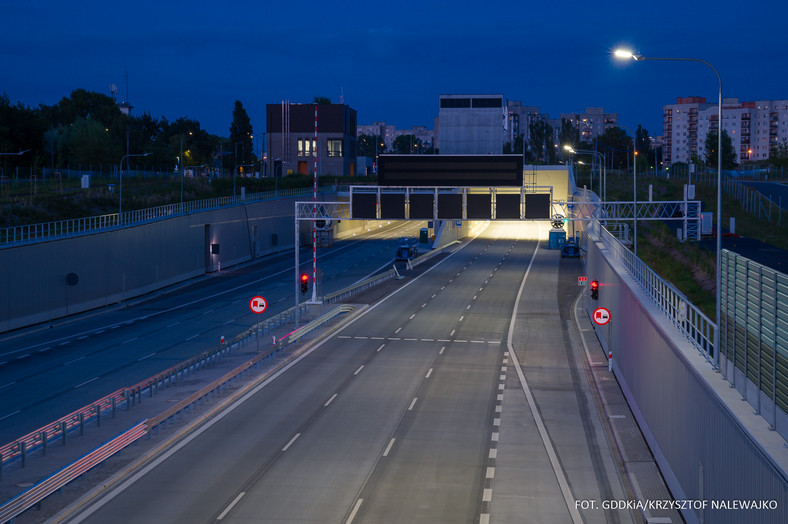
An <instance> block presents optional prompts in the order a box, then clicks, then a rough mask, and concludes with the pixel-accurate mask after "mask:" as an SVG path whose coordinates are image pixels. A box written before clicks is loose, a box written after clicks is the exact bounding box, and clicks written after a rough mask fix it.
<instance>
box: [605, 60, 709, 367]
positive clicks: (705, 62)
mask: <svg viewBox="0 0 788 524" xmlns="http://www.w3.org/2000/svg"><path fill="white" fill-rule="evenodd" d="M614 54H615V56H616V58H632V59H633V60H663V61H673V62H700V63H702V64H706V65H707V66H709V67H710V68H711V70H712V71H714V74H715V75H717V81H718V82H719V85H720V90H719V96H718V99H717V270H716V275H715V277H716V281H717V297H716V300H715V302H716V307H715V309H716V315H717V329H715V330H714V366H715V367H716V368H718V369H719V367H720V326H721V324H722V322H721V320H720V309H721V308H720V287H721V286H722V78H721V77H720V73H719V72H718V71H717V69H716V68H715V67H714V66H713V65H711V64H710V63H708V62H707V61H705V60H701V59H700V58H652V57H644V56H642V55H636V54H634V53H633V52H632V51H628V50H626V49H616V51H615V53H614Z"/></svg>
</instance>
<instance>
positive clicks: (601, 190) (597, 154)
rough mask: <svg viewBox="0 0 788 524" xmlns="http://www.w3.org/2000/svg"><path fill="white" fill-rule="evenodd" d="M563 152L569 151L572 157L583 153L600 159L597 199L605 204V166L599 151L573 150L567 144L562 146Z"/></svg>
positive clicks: (603, 158)
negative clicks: (600, 169) (600, 175)
mask: <svg viewBox="0 0 788 524" xmlns="http://www.w3.org/2000/svg"><path fill="white" fill-rule="evenodd" d="M564 150H565V151H569V152H570V153H572V154H573V155H574V154H575V153H583V154H589V155H594V156H595V157H597V158H600V159H601V162H600V163H601V164H602V177H601V178H600V179H599V193H600V194H599V197H600V199H601V200H602V202H606V201H607V166H605V156H604V155H603V154H602V153H600V152H599V151H593V150H591V149H575V148H573V147H572V146H570V145H568V144H566V145H564ZM603 181H604V182H603Z"/></svg>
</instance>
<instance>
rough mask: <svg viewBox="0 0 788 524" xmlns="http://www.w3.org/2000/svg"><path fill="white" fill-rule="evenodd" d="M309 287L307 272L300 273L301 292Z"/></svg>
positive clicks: (304, 291)
mask: <svg viewBox="0 0 788 524" xmlns="http://www.w3.org/2000/svg"><path fill="white" fill-rule="evenodd" d="M308 289H309V274H308V273H301V293H306V292H307V290H308Z"/></svg>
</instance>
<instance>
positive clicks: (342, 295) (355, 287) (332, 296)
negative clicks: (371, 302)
mask: <svg viewBox="0 0 788 524" xmlns="http://www.w3.org/2000/svg"><path fill="white" fill-rule="evenodd" d="M396 276H397V271H396V269H389V270H388V271H386V272H385V273H379V274H377V275H373V276H371V277H369V278H366V279H364V280H362V281H361V282H356V283H355V284H351V285H349V286H347V287H346V288H343V289H340V290H339V291H336V292H334V293H329V294H328V295H325V296H324V297H323V303H324V304H333V303H335V302H339V301H340V300H344V299H346V298H348V297H349V296H351V295H355V294H356V293H360V292H361V291H364V290H366V289H369V288H371V287H372V286H376V285H378V284H380V283H381V282H385V281H386V280H389V279H392V278H394V277H396Z"/></svg>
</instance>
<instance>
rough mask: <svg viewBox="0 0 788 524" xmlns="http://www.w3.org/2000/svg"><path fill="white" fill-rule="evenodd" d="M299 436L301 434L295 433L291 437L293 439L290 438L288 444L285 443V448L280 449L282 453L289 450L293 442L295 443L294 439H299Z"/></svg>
mask: <svg viewBox="0 0 788 524" xmlns="http://www.w3.org/2000/svg"><path fill="white" fill-rule="evenodd" d="M300 436H301V433H296V434H295V435H293V438H291V439H290V442H288V443H287V445H286V446H285V447H283V448H282V451H287V450H288V449H289V448H290V446H292V445H293V442H295V441H296V439H297V438H298V437H300Z"/></svg>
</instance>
